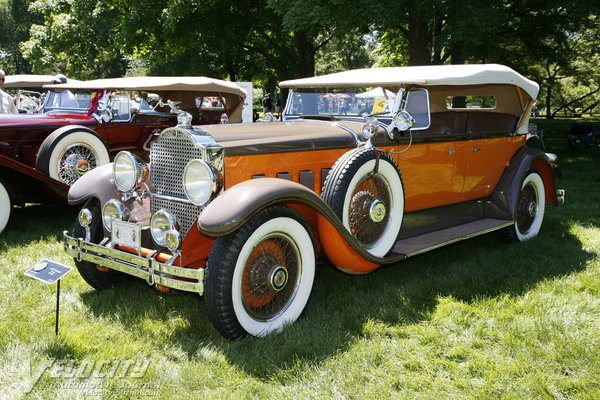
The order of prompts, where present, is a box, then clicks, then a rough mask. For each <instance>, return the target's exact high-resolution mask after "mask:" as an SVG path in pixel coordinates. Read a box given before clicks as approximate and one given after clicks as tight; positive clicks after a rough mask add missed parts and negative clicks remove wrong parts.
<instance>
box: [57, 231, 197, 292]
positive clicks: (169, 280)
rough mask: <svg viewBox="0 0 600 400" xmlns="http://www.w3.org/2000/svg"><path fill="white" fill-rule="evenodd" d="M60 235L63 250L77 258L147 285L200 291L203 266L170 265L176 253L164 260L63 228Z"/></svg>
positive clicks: (151, 254) (152, 254)
mask: <svg viewBox="0 0 600 400" xmlns="http://www.w3.org/2000/svg"><path fill="white" fill-rule="evenodd" d="M63 236H64V250H65V252H66V253H67V254H68V255H70V256H72V257H73V258H75V259H77V260H79V261H88V262H90V263H92V264H96V265H99V266H101V267H106V268H110V269H113V270H115V271H120V272H122V273H125V274H128V275H131V276H135V277H137V278H141V279H144V280H145V281H146V282H148V284H150V285H162V286H164V287H168V288H172V289H177V290H183V291H186V292H194V293H198V294H203V293H204V269H194V268H185V267H177V266H174V265H172V263H173V262H174V261H175V259H176V258H177V257H176V256H175V257H173V258H172V259H171V260H169V261H168V262H167V263H163V262H160V261H158V260H156V259H155V258H154V257H155V255H156V253H150V254H149V255H148V256H146V257H143V256H140V255H137V254H132V253H128V252H126V251H122V250H118V249H115V248H111V247H107V246H101V245H99V244H95V243H90V242H86V241H85V240H84V239H81V238H74V237H71V236H69V235H68V233H67V231H64V232H63ZM182 279H183V280H182ZM190 280H196V281H197V282H193V281H190Z"/></svg>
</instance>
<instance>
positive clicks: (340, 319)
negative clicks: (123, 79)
mask: <svg viewBox="0 0 600 400" xmlns="http://www.w3.org/2000/svg"><path fill="white" fill-rule="evenodd" d="M572 121H573V120H560V121H545V120H538V121H536V122H537V123H538V126H539V128H540V129H543V130H544V141H545V144H546V148H547V150H548V151H552V152H555V153H557V154H558V155H559V161H560V164H561V166H562V168H563V173H564V176H563V178H562V179H560V180H559V181H558V186H559V187H561V188H564V189H566V193H567V195H566V203H565V204H564V205H563V206H561V207H558V208H553V207H548V208H547V211H546V217H545V220H544V224H543V226H542V231H541V234H540V235H539V236H538V237H537V238H535V239H533V240H531V241H529V242H526V243H523V244H517V245H506V244H503V243H502V242H500V240H499V239H498V237H497V235H496V234H489V235H485V236H482V237H478V238H475V239H471V240H468V241H463V242H460V243H457V244H455V245H452V246H449V247H445V248H442V249H438V250H436V251H433V252H430V253H427V254H424V255H421V256H417V257H414V258H411V259H408V260H406V261H404V262H402V263H399V264H397V265H393V266H387V267H383V268H380V269H379V270H377V271H375V272H373V273H371V274H368V275H365V276H360V277H356V276H349V275H345V274H343V273H341V272H339V271H337V270H335V269H334V268H332V267H323V268H320V269H319V270H318V273H317V278H316V283H315V286H314V289H313V294H312V296H311V300H310V302H309V304H308V306H307V308H306V310H305V312H304V314H303V315H302V317H301V318H300V319H299V320H298V321H297V322H296V323H295V324H293V325H291V326H289V327H287V328H286V329H285V330H284V331H283V332H282V333H280V334H276V335H271V336H269V337H267V338H264V339H256V338H247V339H244V340H240V341H236V342H230V341H227V340H225V339H223V338H222V337H221V336H220V335H219V334H218V333H217V331H216V330H215V329H214V328H213V327H212V326H211V324H210V322H209V320H208V317H207V315H206V311H205V309H204V304H203V302H202V300H201V299H200V298H198V297H197V296H194V295H192V294H187V293H178V294H163V293H161V292H158V291H156V290H154V289H153V288H152V287H150V286H148V285H147V284H146V283H144V282H142V281H139V280H133V279H132V280H126V281H124V282H123V283H121V284H119V285H117V286H116V287H114V288H112V289H109V290H106V291H102V292H99V291H95V290H93V289H92V288H91V287H89V286H88V285H87V284H86V283H85V282H84V281H83V280H82V279H81V277H80V276H79V274H78V273H77V271H76V270H75V271H73V272H71V273H70V274H69V275H67V276H66V277H65V278H64V279H63V280H62V283H61V307H60V312H61V315H60V335H59V336H58V337H56V336H55V334H54V321H55V307H56V285H45V284H43V283H41V282H39V281H36V280H34V279H31V278H29V277H26V276H25V275H24V272H25V271H26V270H28V269H29V268H31V267H32V266H33V265H34V264H36V263H37V262H38V261H39V260H41V259H42V258H51V259H53V260H55V261H58V262H61V263H64V264H66V265H69V266H73V267H74V264H73V262H72V260H71V259H69V258H68V257H67V256H66V255H65V254H64V253H63V251H62V243H61V237H62V231H63V230H65V229H68V230H70V229H71V227H72V224H73V222H74V219H75V216H76V213H77V210H76V209H74V208H69V207H61V206H28V207H25V208H18V209H15V210H14V215H13V217H12V218H11V222H10V223H9V225H8V227H7V229H6V231H5V232H4V233H2V234H0V276H2V278H3V279H2V280H1V281H0V388H1V391H0V399H4V398H7V399H19V398H26V399H74V398H103V399H129V398H154V397H162V398H168V399H171V398H172V399H230V398H261V399H262V398H269V399H279V398H288V399H297V398H313V399H330V398H333V399H387V398H406V399H413V398H423V399H450V398H452V399H454V398H464V399H496V398H506V399H531V398H533V399H538V398H565V399H567V398H568V399H598V398H600V149H599V148H594V149H585V148H583V147H581V148H580V149H578V151H577V152H568V151H567V150H566V146H565V142H564V139H563V138H562V134H563V132H565V131H566V130H567V129H568V127H569V125H570V123H571V122H572Z"/></svg>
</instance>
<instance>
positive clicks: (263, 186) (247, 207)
mask: <svg viewBox="0 0 600 400" xmlns="http://www.w3.org/2000/svg"><path fill="white" fill-rule="evenodd" d="M274 204H286V205H290V206H293V205H302V206H305V210H307V211H305V212H310V213H315V214H316V215H317V221H318V223H317V227H316V229H317V232H316V233H317V237H318V238H319V241H320V244H321V246H322V248H323V250H324V252H325V254H326V256H327V258H328V259H329V260H330V261H331V262H332V263H334V264H335V265H336V266H337V267H338V268H340V269H342V270H344V271H347V272H349V273H355V274H361V273H366V272H370V271H372V270H374V269H376V268H377V267H379V265H381V264H382V263H384V262H385V260H383V259H379V258H377V257H373V256H372V255H370V254H369V253H368V252H366V251H365V250H363V249H362V247H361V246H360V244H359V243H358V241H357V240H356V239H355V238H354V237H353V236H352V235H351V234H350V233H349V232H348V231H347V230H346V229H345V228H344V226H343V225H342V222H341V221H340V220H339V219H338V217H337V216H336V215H335V214H334V212H333V210H332V209H331V207H329V205H328V204H327V203H325V202H324V201H323V200H322V199H321V197H319V196H318V195H317V194H316V193H315V192H313V191H312V190H310V189H308V188H307V187H305V186H303V185H301V184H299V183H297V182H293V181H288V180H285V179H278V178H259V179H252V180H248V181H244V182H242V183H239V184H237V185H235V186H233V187H231V188H229V189H227V190H226V191H224V192H223V193H222V194H221V195H219V196H218V197H216V198H215V199H214V200H213V201H212V202H211V203H210V204H209V205H208V206H206V207H205V208H204V210H203V211H202V212H201V213H200V216H199V217H198V221H197V226H198V230H199V231H200V233H202V234H203V235H206V236H211V237H218V236H224V235H227V234H230V233H232V232H234V231H235V230H237V229H238V228H240V227H241V226H242V225H243V224H245V223H246V222H247V221H248V220H249V219H250V218H252V217H253V216H254V215H255V214H256V213H258V212H259V211H261V210H262V209H264V208H266V207H269V206H271V205H274ZM307 219H310V220H314V218H312V216H308V218H307ZM313 229H315V227H313Z"/></svg>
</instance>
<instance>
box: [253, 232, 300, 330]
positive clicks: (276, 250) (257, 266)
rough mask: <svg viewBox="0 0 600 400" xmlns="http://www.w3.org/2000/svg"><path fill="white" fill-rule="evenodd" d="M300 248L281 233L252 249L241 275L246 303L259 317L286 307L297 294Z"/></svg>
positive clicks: (254, 315) (265, 316)
mask: <svg viewBox="0 0 600 400" xmlns="http://www.w3.org/2000/svg"><path fill="white" fill-rule="evenodd" d="M300 268H301V261H300V254H299V252H298V248H297V247H296V246H295V245H294V243H293V242H292V241H291V240H290V239H289V238H288V237H285V236H283V235H280V234H276V235H273V236H272V237H269V238H266V239H264V240H263V241H262V242H261V243H260V244H259V245H258V246H256V248H255V249H254V251H253V252H252V254H251V255H250V257H249V258H248V261H247V262H246V268H245V270H244V274H243V277H242V298H243V301H244V307H245V308H246V310H247V311H248V313H249V314H250V315H252V316H253V317H254V318H256V319H258V320H269V319H271V318H273V317H276V316H277V315H278V314H279V313H281V312H282V311H284V310H285V309H286V307H287V306H288V304H289V303H290V300H292V299H293V297H294V296H295V294H296V291H297V289H298V285H299V280H298V278H299V276H300V274H301V272H302V271H301V270H300Z"/></svg>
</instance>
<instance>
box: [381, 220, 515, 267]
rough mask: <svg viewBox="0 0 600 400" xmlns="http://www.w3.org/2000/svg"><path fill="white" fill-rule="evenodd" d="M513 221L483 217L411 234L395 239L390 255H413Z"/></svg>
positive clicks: (510, 223) (489, 230)
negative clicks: (414, 234) (404, 237)
mask: <svg viewBox="0 0 600 400" xmlns="http://www.w3.org/2000/svg"><path fill="white" fill-rule="evenodd" d="M513 223H514V221H511V220H506V219H493V218H483V219H478V220H476V221H473V222H468V223H466V224H461V225H456V226H452V227H450V228H445V229H440V230H437V231H433V232H429V233H423V234H421V235H417V236H411V237H409V238H406V239H402V240H399V241H397V242H396V244H394V248H393V249H392V253H391V254H390V255H399V254H404V255H406V257H411V256H415V255H417V254H421V253H425V252H426V251H429V250H433V249H437V248H438V247H442V246H446V245H448V244H452V243H456V242H459V241H461V240H464V239H469V238H472V237H475V236H479V235H483V234H485V233H488V232H492V231H495V230H498V229H502V228H504V227H507V226H510V225H512V224H513Z"/></svg>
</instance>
